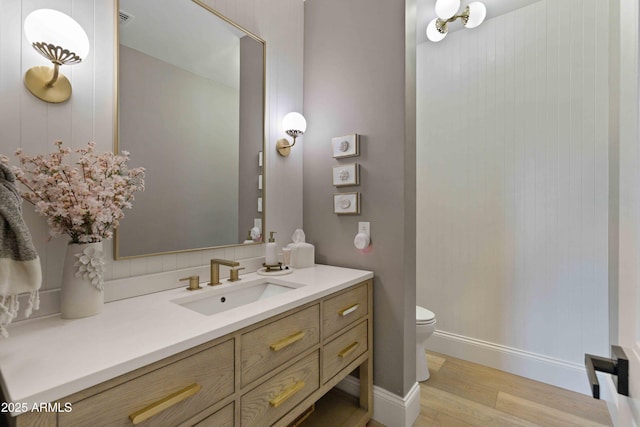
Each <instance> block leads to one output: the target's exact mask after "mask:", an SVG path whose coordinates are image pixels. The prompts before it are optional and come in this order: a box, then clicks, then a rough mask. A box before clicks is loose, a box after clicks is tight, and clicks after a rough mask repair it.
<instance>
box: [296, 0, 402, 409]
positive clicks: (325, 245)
mask: <svg viewBox="0 0 640 427" xmlns="http://www.w3.org/2000/svg"><path fill="white" fill-rule="evenodd" d="M406 10H414V8H412V7H407V8H406ZM405 22H406V23H407V28H409V33H408V34H407V35H406V36H405ZM412 28H415V18H414V17H413V16H408V17H405V1H404V0H349V1H344V0H307V1H306V2H305V32H304V36H305V50H304V115H305V117H306V119H307V123H308V128H307V132H306V133H305V135H304V140H303V146H304V183H303V185H304V193H303V194H304V211H303V215H304V230H305V232H306V235H307V240H308V241H309V242H311V243H313V244H315V247H316V262H318V263H321V264H332V265H338V266H344V267H352V268H360V269H366V270H372V271H373V272H374V273H375V280H374V319H375V320H374V334H375V335H374V360H375V362H374V367H375V371H374V383H375V384H376V385H377V386H379V387H382V388H384V389H386V390H388V391H390V392H392V393H395V394H397V395H400V396H404V395H405V394H406V393H407V392H408V391H409V389H410V388H411V386H412V385H413V384H414V383H415V314H414V313H415V308H414V306H415V238H414V233H415V160H414V159H415V156H414V152H415V86H414V85H415V77H414V75H413V74H414V65H413V64H414V60H413V56H414V55H415V46H414V45H413V41H414V40H415V34H414V32H413V31H412V30H411V29H412ZM405 37H406V40H407V41H408V43H409V45H407V46H405ZM405 49H406V52H409V56H408V57H407V54H406V53H405ZM406 64H409V66H408V67H407V65H406ZM405 93H409V94H410V95H409V96H406V95H405ZM405 129H408V131H406V130H405ZM350 133H358V134H360V135H362V137H361V155H360V157H355V158H350V159H344V160H340V161H338V160H335V159H333V158H332V150H331V138H332V137H336V136H341V135H346V134H350ZM354 161H355V162H358V163H360V164H361V177H360V178H361V179H360V181H361V185H360V186H359V187H346V188H342V189H340V190H338V189H336V188H335V187H333V186H332V180H331V172H332V167H333V166H335V165H338V164H341V163H351V162H354ZM351 191H359V192H361V193H362V199H361V200H362V214H361V215H360V216H337V215H335V214H334V213H333V203H332V195H333V193H337V192H351ZM358 221H370V222H371V229H372V236H371V237H372V241H373V246H372V248H371V250H370V251H369V252H367V253H361V252H359V251H358V250H356V249H355V247H354V246H353V238H354V236H355V234H356V232H357V227H358Z"/></svg>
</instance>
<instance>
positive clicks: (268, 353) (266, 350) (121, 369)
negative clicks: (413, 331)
mask: <svg viewBox="0 0 640 427" xmlns="http://www.w3.org/2000/svg"><path fill="white" fill-rule="evenodd" d="M372 277H373V274H372V273H370V272H366V271H360V270H351V269H344V268H337V267H329V266H321V265H316V266H315V267H311V268H307V269H301V270H297V271H295V272H294V273H292V274H290V275H288V276H279V277H277V278H267V279H265V278H264V277H261V276H258V275H256V274H248V275H244V276H242V279H243V280H241V281H240V282H236V283H235V284H226V285H222V286H218V287H206V288H205V289H203V290H201V291H194V292H189V291H187V290H185V289H184V288H180V289H173V290H170V291H165V292H159V293H157V294H151V295H145V296H142V297H137V298H131V299H127V300H122V301H116V302H113V303H109V304H106V305H105V310H104V312H103V313H101V314H100V315H98V316H95V317H91V318H86V319H77V320H62V319H60V318H59V317H58V316H51V317H48V318H42V319H35V320H31V321H26V322H21V323H19V324H17V325H15V327H12V328H11V329H10V331H9V332H10V334H11V337H10V338H9V339H8V340H5V342H3V343H2V347H1V348H0V373H1V374H2V375H1V379H2V392H3V394H4V396H5V397H6V399H4V401H5V405H6V407H5V412H6V411H7V410H10V412H11V416H8V417H7V420H8V421H9V425H16V426H74V427H76V426H85V425H90V426H101V425H104V426H130V425H162V426H177V425H185V426H191V425H196V426H216V427H221V426H229V427H232V426H259V427H262V426H269V425H277V426H287V425H290V424H291V423H293V422H295V421H296V420H300V419H303V418H306V419H305V421H303V423H302V424H301V425H303V426H313V425H324V426H326V425H332V426H339V425H345V426H364V425H366V423H367V421H368V420H369V419H370V418H371V415H372V413H373V408H372V354H373V346H372V337H373V322H372V314H373V310H372V296H373V292H372V291H373V288H372V283H373V281H372ZM266 281H268V284H274V285H275V286H276V287H287V286H290V289H289V290H287V291H286V292H283V293H278V294H274V295H270V296H267V297H266V298H264V299H260V300H257V301H255V302H249V303H245V304H243V305H240V306H238V307H236V308H231V309H224V311H220V312H218V313H214V314H209V315H205V314H202V313H201V312H199V311H201V309H200V308H198V309H193V308H189V307H188V304H185V299H186V301H187V302H189V300H202V299H205V300H206V299H207V298H212V300H213V299H215V300H218V301H219V300H221V299H224V298H225V295H231V294H230V293H229V292H233V291H235V290H236V289H243V287H244V288H249V287H252V286H253V285H254V284H258V285H263V284H264V285H266V284H267V282H266ZM216 288H218V289H216ZM198 294H199V295H201V296H199V295H198ZM231 299H232V298H231V297H229V300H231ZM355 369H358V370H359V377H360V395H359V398H355V397H354V398H352V397H351V396H346V395H342V394H341V393H336V392H335V390H332V389H334V387H335V386H336V384H338V383H339V382H340V381H341V380H342V379H344V378H345V377H346V376H347V375H348V374H349V373H351V372H352V371H353V370H355ZM43 404H44V406H43ZM33 408H42V410H41V411H32V409H33ZM5 415H8V414H5Z"/></svg>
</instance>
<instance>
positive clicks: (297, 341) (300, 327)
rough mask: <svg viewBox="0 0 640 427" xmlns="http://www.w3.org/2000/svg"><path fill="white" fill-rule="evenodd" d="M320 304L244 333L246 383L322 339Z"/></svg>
mask: <svg viewBox="0 0 640 427" xmlns="http://www.w3.org/2000/svg"><path fill="white" fill-rule="evenodd" d="M319 329H320V307H319V306H318V305H313V306H311V307H309V308H306V309H304V310H302V311H298V312H297V313H293V314H291V315H289V316H287V317H284V318H282V319H279V320H276V321H275V322H272V323H269V324H267V325H264V326H262V327H260V328H258V329H255V330H253V331H250V332H247V333H245V334H242V337H241V339H240V359H241V367H242V368H241V382H242V385H243V386H244V385H246V384H249V383H250V382H252V381H254V380H257V379H258V378H261V377H262V376H263V375H264V374H266V373H268V372H270V371H272V370H273V369H275V368H277V367H279V366H281V365H283V364H284V363H285V362H287V361H289V360H291V358H293V357H295V356H296V355H298V354H300V353H302V352H303V351H305V350H307V349H309V348H311V347H312V346H314V345H316V344H318V342H319V341H320V332H319Z"/></svg>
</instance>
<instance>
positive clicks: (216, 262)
mask: <svg viewBox="0 0 640 427" xmlns="http://www.w3.org/2000/svg"><path fill="white" fill-rule="evenodd" d="M221 265H226V266H227V267H238V266H239V265H240V263H239V262H238V261H227V260H226V259H216V258H214V259H212V260H211V281H210V282H209V286H215V285H220V284H221V283H220V266H221Z"/></svg>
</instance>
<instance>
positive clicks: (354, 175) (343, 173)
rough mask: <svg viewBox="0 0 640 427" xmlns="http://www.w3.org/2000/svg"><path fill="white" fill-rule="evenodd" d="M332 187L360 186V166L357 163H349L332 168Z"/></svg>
mask: <svg viewBox="0 0 640 427" xmlns="http://www.w3.org/2000/svg"><path fill="white" fill-rule="evenodd" d="M333 185H334V186H336V187H348V186H352V185H360V165H359V164H357V163H349V164H345V165H338V166H334V167H333Z"/></svg>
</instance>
